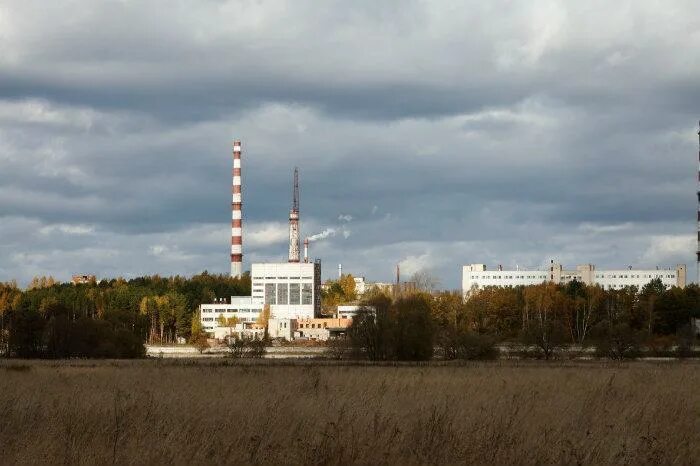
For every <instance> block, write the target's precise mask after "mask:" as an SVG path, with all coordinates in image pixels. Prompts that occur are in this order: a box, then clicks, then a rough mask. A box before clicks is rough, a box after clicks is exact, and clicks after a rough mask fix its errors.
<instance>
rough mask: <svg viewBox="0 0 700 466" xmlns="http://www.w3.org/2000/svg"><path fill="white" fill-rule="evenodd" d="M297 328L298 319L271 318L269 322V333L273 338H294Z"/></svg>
mask: <svg viewBox="0 0 700 466" xmlns="http://www.w3.org/2000/svg"><path fill="white" fill-rule="evenodd" d="M296 329H297V320H296V319H270V320H269V321H268V323H267V335H268V336H269V337H270V338H272V339H275V338H284V339H285V340H293V339H294V332H295V331H296Z"/></svg>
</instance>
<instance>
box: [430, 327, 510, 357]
mask: <svg viewBox="0 0 700 466" xmlns="http://www.w3.org/2000/svg"><path fill="white" fill-rule="evenodd" d="M440 347H441V349H442V356H443V358H445V359H466V360H476V359H496V358H498V355H499V350H498V348H497V347H496V339H495V338H493V337H491V336H489V335H479V334H478V333H475V332H470V331H469V330H459V329H449V328H448V329H446V330H445V331H443V333H442V335H441V336H440Z"/></svg>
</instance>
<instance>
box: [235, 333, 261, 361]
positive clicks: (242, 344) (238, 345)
mask: <svg viewBox="0 0 700 466" xmlns="http://www.w3.org/2000/svg"><path fill="white" fill-rule="evenodd" d="M227 345H228V348H229V351H230V353H229V357H231V358H262V357H264V356H265V353H266V352H267V341H266V340H259V339H257V338H253V337H250V336H248V335H240V334H234V335H232V336H230V337H229V338H228V341H227Z"/></svg>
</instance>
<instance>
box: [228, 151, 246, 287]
mask: <svg viewBox="0 0 700 466" xmlns="http://www.w3.org/2000/svg"><path fill="white" fill-rule="evenodd" d="M232 194H233V197H232V198H231V276H232V277H240V276H241V274H242V273H243V215H242V207H243V199H242V192H241V141H240V140H238V139H236V140H235V141H233V190H232Z"/></svg>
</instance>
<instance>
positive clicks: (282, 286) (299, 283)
mask: <svg viewBox="0 0 700 466" xmlns="http://www.w3.org/2000/svg"><path fill="white" fill-rule="evenodd" d="M251 277H252V278H251V281H252V296H253V299H256V300H261V301H262V302H263V304H267V305H269V306H270V317H272V318H275V319H310V318H313V317H315V316H317V315H319V314H320V312H321V263H320V262H313V263H305V262H284V263H269V264H253V266H252V270H251Z"/></svg>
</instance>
